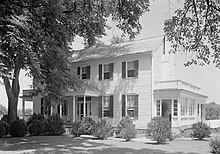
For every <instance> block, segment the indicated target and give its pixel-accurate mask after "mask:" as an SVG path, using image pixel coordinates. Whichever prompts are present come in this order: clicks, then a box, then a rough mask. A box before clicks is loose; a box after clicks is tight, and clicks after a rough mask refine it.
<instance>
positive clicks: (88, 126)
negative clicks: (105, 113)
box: [82, 117, 95, 135]
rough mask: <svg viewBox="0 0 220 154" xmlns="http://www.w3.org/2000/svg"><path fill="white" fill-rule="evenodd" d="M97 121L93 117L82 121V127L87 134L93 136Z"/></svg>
mask: <svg viewBox="0 0 220 154" xmlns="http://www.w3.org/2000/svg"><path fill="white" fill-rule="evenodd" d="M94 125H95V121H94V120H93V119H92V118H91V117H84V118H83V119H82V127H83V130H84V133H85V134H88V135H91V134H92V129H93V126H94Z"/></svg>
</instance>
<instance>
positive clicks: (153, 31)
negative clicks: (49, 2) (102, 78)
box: [0, 0, 220, 108]
mask: <svg viewBox="0 0 220 154" xmlns="http://www.w3.org/2000/svg"><path fill="white" fill-rule="evenodd" d="M169 1H170V0H153V1H151V3H150V5H151V6H150V11H149V12H147V13H145V14H144V15H143V16H142V17H141V19H140V22H141V25H142V27H143V29H142V31H141V33H140V35H138V36H137V37H136V39H135V40H138V39H143V38H148V37H155V36H161V35H164V32H163V26H164V24H163V23H164V20H165V19H168V18H170V17H171V16H172V13H173V12H174V10H175V9H176V8H178V7H181V6H182V4H181V0H172V1H170V3H168V2H169ZM110 26H112V27H113V28H112V29H111V30H109V31H108V32H107V34H108V36H106V37H103V39H101V40H102V41H103V42H109V40H110V38H111V37H112V36H113V35H118V34H119V31H118V29H117V28H114V27H115V23H112V22H110ZM82 41H83V39H82V38H78V37H77V38H76V39H75V43H74V44H73V47H74V48H75V49H79V48H83V43H82ZM186 56H187V55H184V54H182V53H177V54H176V55H175V58H176V60H175V71H176V72H175V75H176V79H180V80H183V81H186V82H189V83H191V84H193V85H196V86H198V87H200V88H201V92H202V94H204V95H206V96H208V99H207V103H209V102H216V103H219V104H220V70H219V69H217V68H215V67H214V66H213V65H207V66H203V67H202V66H196V65H192V66H189V67H185V66H184V62H186V60H185V59H186ZM24 74H25V72H24V71H22V72H21V76H20V83H21V85H20V86H21V92H22V90H24V89H29V85H31V84H32V80H31V79H30V78H28V77H25V75H24ZM21 94H22V93H21ZM0 98H1V100H0V104H2V105H4V106H6V107H7V106H8V103H7V96H6V92H5V90H4V85H0ZM21 106H22V100H21V99H19V103H18V108H21ZM28 106H31V103H30V104H29V105H27V107H28Z"/></svg>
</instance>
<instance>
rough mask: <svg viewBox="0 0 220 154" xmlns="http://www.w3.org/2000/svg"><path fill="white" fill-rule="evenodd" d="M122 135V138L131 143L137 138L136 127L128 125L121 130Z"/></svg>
mask: <svg viewBox="0 0 220 154" xmlns="http://www.w3.org/2000/svg"><path fill="white" fill-rule="evenodd" d="M120 134H121V137H123V138H124V139H125V140H126V141H130V140H131V139H132V138H135V136H136V135H137V130H136V128H135V125H133V124H132V125H127V127H125V128H123V129H122V130H121V132H120Z"/></svg>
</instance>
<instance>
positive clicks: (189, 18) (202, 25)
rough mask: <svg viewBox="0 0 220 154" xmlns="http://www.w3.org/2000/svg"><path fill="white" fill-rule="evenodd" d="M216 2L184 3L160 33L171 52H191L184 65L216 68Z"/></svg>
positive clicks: (219, 63)
mask: <svg viewBox="0 0 220 154" xmlns="http://www.w3.org/2000/svg"><path fill="white" fill-rule="evenodd" d="M219 24H220V1H218V0H214V1H213V0H185V1H184V7H183V8H180V9H177V10H176V12H175V15H174V16H173V17H172V19H170V20H167V21H166V22H165V28H164V31H165V33H166V36H167V39H168V40H169V41H171V43H172V50H171V51H172V52H176V51H180V50H182V51H183V52H186V53H188V52H191V54H190V55H191V56H190V59H189V60H188V62H187V63H186V65H191V64H198V65H204V64H210V62H211V63H213V64H215V66H216V67H218V68H220V52H219V49H220V35H219V33H220V27H219Z"/></svg>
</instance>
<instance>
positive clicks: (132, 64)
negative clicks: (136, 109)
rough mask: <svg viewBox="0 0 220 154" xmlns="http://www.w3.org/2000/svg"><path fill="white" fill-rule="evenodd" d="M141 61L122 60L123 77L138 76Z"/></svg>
mask: <svg viewBox="0 0 220 154" xmlns="http://www.w3.org/2000/svg"><path fill="white" fill-rule="evenodd" d="M138 67H139V61H138V60H135V61H129V62H122V78H131V77H138Z"/></svg>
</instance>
